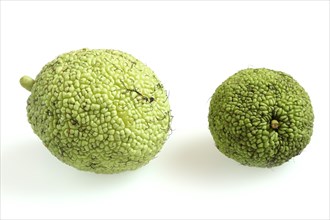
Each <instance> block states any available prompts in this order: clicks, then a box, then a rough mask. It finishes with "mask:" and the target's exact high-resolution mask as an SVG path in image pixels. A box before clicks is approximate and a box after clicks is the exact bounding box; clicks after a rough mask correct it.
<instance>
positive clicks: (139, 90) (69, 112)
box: [20, 49, 171, 173]
mask: <svg viewBox="0 0 330 220" xmlns="http://www.w3.org/2000/svg"><path fill="white" fill-rule="evenodd" d="M20 82H21V84H22V86H23V87H24V88H26V89H28V90H30V91H31V95H30V96H29V98H28V101H27V115H28V120H29V122H30V124H31V126H32V128H33V131H34V132H35V133H36V134H37V135H38V136H39V138H40V139H41V140H42V142H43V143H44V145H45V146H46V147H47V148H48V149H49V151H50V152H51V153H52V154H53V155H55V156H56V157H57V158H58V159H59V160H61V161H63V162H64V163H66V164H68V165H70V166H73V167H75V168H77V169H80V170H85V171H92V172H95V173H118V172H121V171H126V170H134V169H137V168H139V167H141V166H143V165H145V164H147V163H148V162H149V161H150V160H151V159H153V158H154V157H155V155H156V154H157V153H158V152H159V151H160V150H161V148H162V146H163V145H164V143H165V141H166V139H167V137H168V133H169V129H170V121H171V115H170V106H169V102H168V99H167V93H166V91H165V90H164V88H163V85H162V84H161V82H160V81H159V79H158V78H157V77H156V75H155V73H154V72H153V71H152V70H151V69H150V68H148V67H147V66H146V65H145V64H143V63H142V62H140V61H139V60H137V59H136V58H134V57H133V56H131V55H129V54H127V53H124V52H121V51H117V50H106V49H98V50H89V49H81V50H77V51H72V52H69V53H65V54H62V55H60V56H58V57H57V58H56V59H55V60H53V61H51V62H49V63H48V64H46V65H45V66H44V67H43V68H42V70H41V72H40V73H39V74H38V75H37V77H36V79H35V80H33V79H31V78H29V77H27V76H24V77H22V78H21V80H20Z"/></svg>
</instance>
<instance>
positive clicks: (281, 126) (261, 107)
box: [208, 68, 314, 167]
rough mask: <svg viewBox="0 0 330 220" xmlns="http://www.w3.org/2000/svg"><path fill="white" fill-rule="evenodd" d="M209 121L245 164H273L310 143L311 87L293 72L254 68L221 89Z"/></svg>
mask: <svg viewBox="0 0 330 220" xmlns="http://www.w3.org/2000/svg"><path fill="white" fill-rule="evenodd" d="M208 121H209V129H210V132H211V134H212V136H213V139H214V141H215V144H216V146H217V148H218V149H219V150H220V151H221V152H222V153H223V154H224V155H226V156H227V157H229V158H232V159H234V160H236V161H238V162H239V163H241V164H243V165H248V166H255V167H274V166H279V165H281V164H283V163H285V162H287V161H288V160H290V159H291V158H292V157H294V156H297V155H299V154H300V153H301V152H302V151H303V149H304V148H305V147H306V146H307V145H308V144H309V142H310V139H311V136H312V133H313V121H314V114H313V108H312V104H311V101H310V98H309V96H308V94H307V92H306V91H305V90H304V88H303V87H302V86H301V85H299V83H298V82H297V81H296V80H294V79H293V78H292V77H291V76H289V75H288V74H285V73H283V72H280V71H274V70H270V69H265V68H260V69H252V68H249V69H244V70H241V71H239V72H237V73H236V74H234V75H232V76H231V77H229V78H228V79H227V80H226V81H224V82H223V83H222V84H221V85H220V86H219V87H218V88H217V89H216V91H215V92H214V94H213V96H212V98H211V102H210V107H209V115H208Z"/></svg>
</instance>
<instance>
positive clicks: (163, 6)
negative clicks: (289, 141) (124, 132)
mask: <svg viewBox="0 0 330 220" xmlns="http://www.w3.org/2000/svg"><path fill="white" fill-rule="evenodd" d="M84 47H87V48H112V49H120V50H123V51H126V52H128V53H131V54H132V55H134V56H135V57H137V58H138V59H140V60H142V61H143V62H144V63H146V64H147V65H148V66H150V67H151V68H152V69H153V70H154V71H155V72H156V73H157V75H158V76H159V78H160V79H161V81H162V82H163V84H164V85H165V87H166V89H168V90H169V91H170V103H171V107H172V109H173V115H174V120H173V124H172V127H173V129H174V132H173V134H172V135H171V136H170V138H169V140H168V142H167V143H166V145H165V146H164V148H163V150H162V151H161V152H160V153H159V154H158V156H157V158H156V159H154V160H152V161H151V162H150V163H149V164H148V165H147V166H145V167H143V168H141V169H139V170H136V171H134V172H125V173H121V174H117V175H96V174H92V173H86V172H81V171H77V170H75V169H73V168H71V167H69V166H67V165H64V164H63V163H61V162H59V161H58V160H57V159H55V158H54V157H53V156H52V155H51V154H50V153H49V152H48V150H47V149H46V148H44V147H43V145H42V143H41V142H40V141H39V139H38V137H37V136H36V135H35V134H34V133H33V132H32V129H31V127H30V125H29V124H28V122H27V117H26V111H25V106H26V99H27V97H28V95H29V94H28V92H27V91H26V90H24V89H23V88H21V87H20V85H19V82H18V81H19V78H20V77H21V76H22V75H25V74H26V75H30V76H32V77H35V76H36V75H37V74H38V72H39V71H40V70H41V67H42V66H43V65H44V64H46V63H47V62H48V61H50V60H52V59H54V58H55V57H56V56H57V55H59V54H61V53H63V52H68V51H71V50H75V49H80V48H84ZM247 67H267V68H271V69H276V70H281V71H284V72H287V73H289V74H291V75H292V76H293V77H294V78H295V79H296V80H297V81H298V82H299V83H300V84H301V85H302V86H303V87H304V88H305V89H306V90H307V91H308V93H309V95H310V97H311V100H312V102H313V106H314V111H315V125H314V134H313V137H312V140H311V143H310V144H309V145H308V147H307V148H306V149H305V150H304V151H303V153H302V154H301V155H300V156H298V157H296V158H294V159H292V160H291V161H290V162H288V163H286V164H284V165H282V166H280V167H277V168H273V169H257V168H251V167H244V166H241V165H239V164H238V163H236V162H235V161H232V160H230V159H228V158H226V157H225V156H223V155H222V154H221V153H220V152H219V151H218V150H217V149H216V148H215V146H214V144H213V140H212V138H211V136H210V133H209V131H208V123H207V113H208V105H209V98H210V97H211V95H212V94H213V92H214V90H215V88H216V87H217V86H218V85H219V84H220V83H221V82H222V81H224V80H225V79H226V78H227V77H229V76H230V75H232V74H233V73H235V72H237V71H238V70H240V69H244V68H247ZM1 218H2V219H12V218H15V219H31V218H32V219H39V218H41V219H50V218H52V219H62V218H65V219H70V218H75V219H85V218H87V219H101V218H103V219H111V218H134V219H137V218H203V219H206V218H217V219H223V218H225V219H233V218H234V219H251V218H253V219H259V218H262V219H270V218H272V219H294V218H295V219H327V218H329V2H328V1H323V2H320V1H304V2H296V1H294V2H292V1H290V2H285V1H279V2H275V1H271V2H261V1H254V2H238V1H234V2H229V1H225V2H215V1H209V2H202V1H200V2H196V1H194V2H186V1H180V2H174V1H170V2H151V1H147V2H127V1H125V2H105V1H101V2H92V1H90V2H87V1H85V2H65V1H59V2H41V1H36V2H26V3H25V2H8V1H6V2H1Z"/></svg>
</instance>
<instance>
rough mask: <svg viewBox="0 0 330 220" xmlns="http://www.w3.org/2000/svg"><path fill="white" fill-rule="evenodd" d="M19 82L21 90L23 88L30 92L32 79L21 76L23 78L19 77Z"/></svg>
mask: <svg viewBox="0 0 330 220" xmlns="http://www.w3.org/2000/svg"><path fill="white" fill-rule="evenodd" d="M19 82H20V84H21V86H23V88H25V89H26V90H28V91H30V92H31V89H32V86H33V84H34V79H32V78H31V77H29V76H23V77H21V79H20V80H19Z"/></svg>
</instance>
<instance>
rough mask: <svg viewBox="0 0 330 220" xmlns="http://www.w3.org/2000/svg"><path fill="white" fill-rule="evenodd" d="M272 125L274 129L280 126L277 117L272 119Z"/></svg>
mask: <svg viewBox="0 0 330 220" xmlns="http://www.w3.org/2000/svg"><path fill="white" fill-rule="evenodd" d="M271 126H272V128H273V129H278V126H279V124H278V121H277V120H275V119H274V120H272V122H271Z"/></svg>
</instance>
